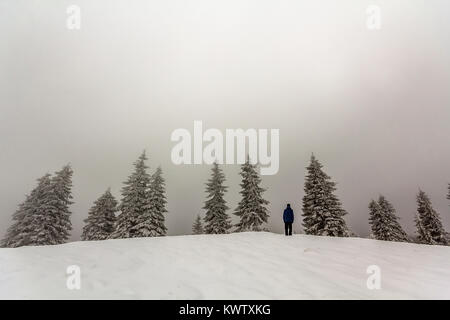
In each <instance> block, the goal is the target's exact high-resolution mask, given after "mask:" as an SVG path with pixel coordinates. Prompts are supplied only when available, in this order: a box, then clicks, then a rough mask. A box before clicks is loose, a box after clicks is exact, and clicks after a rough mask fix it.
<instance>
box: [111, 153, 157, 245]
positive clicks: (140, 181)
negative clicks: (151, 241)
mask: <svg viewBox="0 0 450 320" xmlns="http://www.w3.org/2000/svg"><path fill="white" fill-rule="evenodd" d="M146 160H147V156H146V155H145V152H143V153H142V154H141V155H140V157H139V158H138V160H137V161H136V162H134V171H133V173H132V174H131V175H130V176H129V177H128V179H127V180H126V181H125V183H124V187H123V188H122V199H121V203H120V205H119V209H120V214H119V216H118V217H117V221H116V226H115V230H114V232H113V233H112V234H111V237H112V238H135V237H149V236H152V235H153V228H152V212H151V211H150V201H149V200H150V196H149V190H148V189H149V185H150V175H149V174H148V173H147V168H148V167H147V165H146V164H145V162H146Z"/></svg>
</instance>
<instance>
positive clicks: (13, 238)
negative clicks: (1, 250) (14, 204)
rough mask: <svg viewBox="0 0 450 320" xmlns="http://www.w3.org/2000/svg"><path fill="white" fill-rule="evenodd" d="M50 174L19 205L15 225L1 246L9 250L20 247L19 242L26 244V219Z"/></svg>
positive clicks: (39, 181) (14, 220)
mask: <svg viewBox="0 0 450 320" xmlns="http://www.w3.org/2000/svg"><path fill="white" fill-rule="evenodd" d="M48 176H49V175H48V174H46V175H45V176H43V177H41V178H39V179H38V180H37V181H38V185H37V186H36V187H35V188H34V189H33V190H32V191H31V193H30V194H29V195H27V196H26V198H25V201H24V202H22V203H21V204H20V205H19V208H18V209H17V210H16V212H14V214H13V224H12V225H11V226H10V227H9V228H8V230H7V232H6V235H5V238H4V239H3V240H2V242H1V244H0V246H1V247H7V248H14V247H17V246H18V243H19V242H22V243H24V237H26V236H27V234H25V233H24V232H23V231H24V230H25V224H24V218H25V216H26V215H30V214H31V213H30V211H31V209H32V208H33V203H34V201H35V200H36V197H37V194H38V192H39V190H40V186H41V184H42V183H43V182H44V180H46V179H47V178H48Z"/></svg>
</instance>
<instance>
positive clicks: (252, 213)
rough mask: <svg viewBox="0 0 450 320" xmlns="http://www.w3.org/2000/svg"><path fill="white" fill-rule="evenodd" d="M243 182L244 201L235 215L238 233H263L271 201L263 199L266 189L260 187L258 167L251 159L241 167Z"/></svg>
mask: <svg viewBox="0 0 450 320" xmlns="http://www.w3.org/2000/svg"><path fill="white" fill-rule="evenodd" d="M240 174H241V177H242V182H241V184H240V186H241V191H240V194H241V195H242V199H241V201H240V202H239V204H238V207H237V208H236V210H235V212H234V214H235V215H236V216H238V217H239V220H240V221H239V222H238V223H237V224H236V231H237V232H242V231H262V224H263V223H267V219H268V218H269V213H268V210H267V208H266V205H268V204H269V201H267V200H265V199H264V198H263V197H262V194H263V193H264V191H265V189H264V188H262V187H261V186H260V184H261V178H260V176H259V173H258V165H257V164H252V163H251V162H250V158H249V157H247V160H246V161H245V163H244V164H242V166H241V172H240Z"/></svg>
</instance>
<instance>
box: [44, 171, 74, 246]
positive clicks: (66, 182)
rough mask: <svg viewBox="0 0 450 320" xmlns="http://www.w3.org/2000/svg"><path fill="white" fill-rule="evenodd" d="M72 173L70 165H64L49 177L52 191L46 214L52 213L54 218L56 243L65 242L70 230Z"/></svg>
mask: <svg viewBox="0 0 450 320" xmlns="http://www.w3.org/2000/svg"><path fill="white" fill-rule="evenodd" d="M72 175H73V170H72V168H71V166H70V165H65V166H64V167H63V168H62V169H61V170H60V171H57V172H55V175H54V176H53V178H52V179H51V182H52V186H53V191H52V192H51V194H50V195H49V196H50V199H51V200H50V208H49V211H48V214H50V215H52V217H53V220H54V224H53V228H55V230H56V231H57V235H56V238H55V241H56V243H65V242H66V241H67V240H68V239H69V236H70V231H71V230H72V223H71V221H70V216H71V212H70V210H69V206H70V205H71V204H72V203H73V202H72V201H71V199H72Z"/></svg>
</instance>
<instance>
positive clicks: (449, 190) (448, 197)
mask: <svg viewBox="0 0 450 320" xmlns="http://www.w3.org/2000/svg"><path fill="white" fill-rule="evenodd" d="M447 199H448V200H450V183H449V184H448V193H447Z"/></svg>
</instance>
